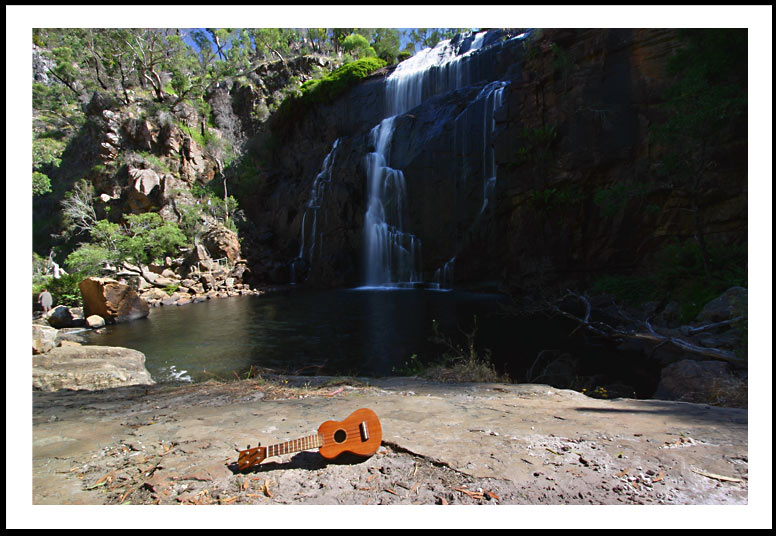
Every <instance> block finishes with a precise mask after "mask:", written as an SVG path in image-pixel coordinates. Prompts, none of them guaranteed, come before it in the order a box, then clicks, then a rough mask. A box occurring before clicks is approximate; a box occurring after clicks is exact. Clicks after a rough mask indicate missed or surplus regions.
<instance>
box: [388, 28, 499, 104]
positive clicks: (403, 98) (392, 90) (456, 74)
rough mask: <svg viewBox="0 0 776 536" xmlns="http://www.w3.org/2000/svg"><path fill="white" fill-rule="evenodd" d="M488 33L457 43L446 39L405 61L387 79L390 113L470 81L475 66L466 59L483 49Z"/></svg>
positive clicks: (481, 33) (462, 85)
mask: <svg viewBox="0 0 776 536" xmlns="http://www.w3.org/2000/svg"><path fill="white" fill-rule="evenodd" d="M486 33H487V32H480V33H478V34H476V35H475V36H473V37H470V38H469V39H467V40H464V41H463V42H462V43H459V44H457V45H456V44H455V43H454V42H453V40H451V39H446V40H444V41H441V42H440V43H439V44H437V45H436V46H435V47H434V48H426V49H423V50H421V51H420V52H418V53H417V54H415V55H414V56H412V57H411V58H409V59H407V60H405V61H403V62H401V63H400V64H399V65H398V66H397V67H396V69H394V71H393V72H392V73H391V75H390V76H389V77H388V79H387V80H386V114H387V115H388V116H392V115H399V114H403V113H406V112H408V111H410V110H411V109H413V108H415V107H416V106H418V105H420V104H421V103H422V102H423V101H424V100H426V99H427V98H429V97H432V96H434V95H438V94H440V93H444V92H445V91H450V90H453V89H457V88H460V87H464V86H466V85H468V84H470V83H471V82H472V73H471V69H470V66H469V65H468V64H466V62H465V61H463V59H464V58H466V57H467V56H470V55H471V54H472V53H474V52H476V51H477V50H479V49H480V47H481V46H482V43H483V39H484V36H485V34H486ZM466 44H469V47H468V49H466V50H465V51H463V52H462V50H463V49H464V48H465V45H466Z"/></svg>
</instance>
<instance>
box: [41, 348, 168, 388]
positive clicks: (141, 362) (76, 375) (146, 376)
mask: <svg viewBox="0 0 776 536" xmlns="http://www.w3.org/2000/svg"><path fill="white" fill-rule="evenodd" d="M153 384H154V380H153V379H152V378H151V374H150V373H149V372H148V370H146V368H145V355H143V354H142V353H141V352H138V351H137V350H131V349H129V348H118V347H112V346H77V345H67V346H60V347H58V348H54V349H52V350H50V351H49V352H47V353H45V354H42V355H39V356H33V358H32V387H33V389H34V390H39V391H57V390H59V389H75V390H79V389H83V390H88V391H94V390H99V389H109V388H112V387H123V386H128V385H153Z"/></svg>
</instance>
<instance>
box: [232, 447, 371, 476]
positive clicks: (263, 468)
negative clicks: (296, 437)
mask: <svg viewBox="0 0 776 536" xmlns="http://www.w3.org/2000/svg"><path fill="white" fill-rule="evenodd" d="M369 458H370V456H358V455H356V454H350V453H347V452H346V453H343V454H341V455H339V456H337V457H336V458H335V459H333V460H327V459H326V458H324V457H323V456H321V455H320V454H319V453H318V452H299V453H297V454H295V455H294V456H292V457H291V458H290V459H289V460H288V461H286V462H274V461H272V462H264V463H261V464H259V465H257V466H254V467H251V468H250V469H247V470H245V471H240V469H239V468H238V466H237V462H232V463H230V464H229V465H228V466H227V467H228V468H229V470H230V471H231V472H232V473H234V474H252V473H253V474H255V473H268V472H271V471H283V470H287V469H307V470H309V471H317V470H319V469H324V468H325V467H327V466H329V465H356V464H359V463H363V462H365V461H366V460H368V459H369Z"/></svg>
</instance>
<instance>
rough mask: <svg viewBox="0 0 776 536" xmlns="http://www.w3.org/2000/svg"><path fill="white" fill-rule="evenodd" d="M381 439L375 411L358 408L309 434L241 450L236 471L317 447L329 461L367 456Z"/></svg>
mask: <svg viewBox="0 0 776 536" xmlns="http://www.w3.org/2000/svg"><path fill="white" fill-rule="evenodd" d="M382 438H383V429H382V427H381V426H380V420H379V419H378V418H377V415H376V414H375V412H374V411H372V410H371V409H367V408H361V409H357V410H356V411H354V412H353V413H351V414H350V415H349V416H348V417H347V418H346V419H345V420H344V421H326V422H324V423H323V424H321V425H320V426H319V427H318V432H317V433H315V434H313V435H309V436H306V437H302V438H299V439H294V440H291V441H286V442H284V443H278V444H277V445H269V446H267V447H262V446H258V447H253V448H248V449H246V450H241V451H240V456H239V458H238V459H237V467H238V468H239V469H240V471H245V470H246V469H249V468H251V467H254V466H256V465H259V464H260V463H261V462H263V461H264V460H265V459H266V458H269V457H271V456H280V455H282V454H289V453H291V452H299V451H302V450H308V449H318V451H319V452H320V454H321V456H323V457H324V458H326V459H327V460H333V459H334V458H336V457H337V456H339V455H340V454H343V453H345V452H349V453H352V454H356V455H358V456H371V455H372V454H374V453H375V452H376V451H377V449H378V448H379V447H380V443H381V442H382ZM249 447H250V445H249Z"/></svg>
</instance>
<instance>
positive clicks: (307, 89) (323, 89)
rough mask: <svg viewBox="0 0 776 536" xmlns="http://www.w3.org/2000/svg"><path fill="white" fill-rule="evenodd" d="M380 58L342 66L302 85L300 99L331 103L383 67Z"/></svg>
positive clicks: (383, 62)
mask: <svg viewBox="0 0 776 536" xmlns="http://www.w3.org/2000/svg"><path fill="white" fill-rule="evenodd" d="M385 65H386V62H385V60H383V59H381V58H375V57H370V58H363V59H360V60H356V61H354V62H351V63H348V64H346V65H343V66H342V67H340V68H339V69H336V70H334V71H332V72H331V73H329V74H327V75H326V76H324V77H323V78H319V79H316V80H308V81H307V82H305V83H304V84H302V88H301V92H302V97H301V99H302V100H303V101H305V102H308V103H325V102H331V101H333V100H334V99H336V98H337V97H339V96H340V95H342V94H343V93H344V92H345V91H347V90H348V89H350V88H351V87H353V86H354V85H355V84H356V83H358V82H360V81H361V80H363V79H364V78H366V77H367V76H369V75H370V74H372V73H373V72H375V71H376V70H377V69H380V68H382V67H385Z"/></svg>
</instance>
